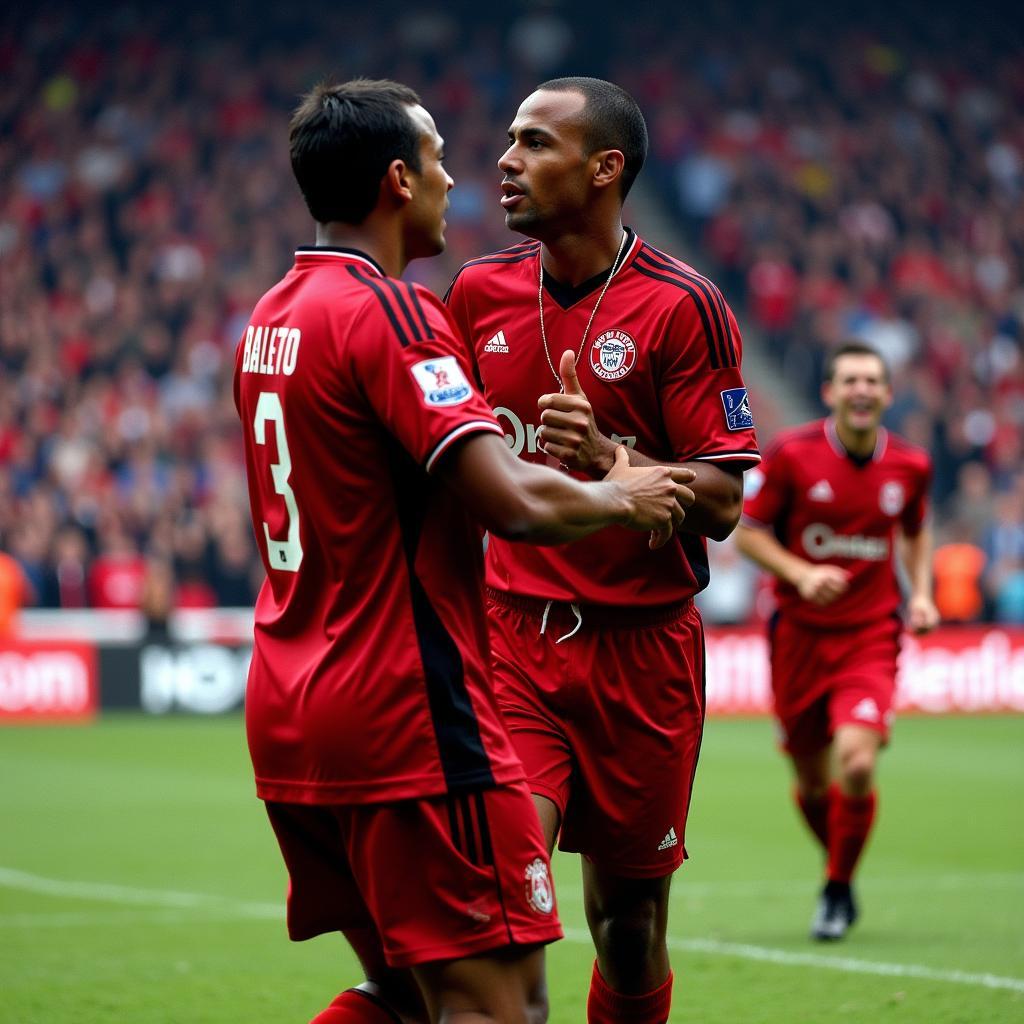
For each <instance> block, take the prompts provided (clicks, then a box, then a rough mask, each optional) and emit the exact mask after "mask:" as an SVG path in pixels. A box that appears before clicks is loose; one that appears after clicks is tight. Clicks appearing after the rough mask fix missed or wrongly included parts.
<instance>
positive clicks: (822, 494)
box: [807, 480, 836, 501]
mask: <svg viewBox="0 0 1024 1024" xmlns="http://www.w3.org/2000/svg"><path fill="white" fill-rule="evenodd" d="M807 497H808V498H810V499H811V501H835V500H836V496H835V494H834V493H833V491H832V485H831V484H830V483H829V482H828V481H827V480H819V481H818V482H817V483H816V484H815V485H814V486H813V487H812V488H811V489H810V490H809V491H808V492H807Z"/></svg>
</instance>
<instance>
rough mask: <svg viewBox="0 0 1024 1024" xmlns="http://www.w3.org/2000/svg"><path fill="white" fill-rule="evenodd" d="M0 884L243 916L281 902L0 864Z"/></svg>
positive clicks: (278, 907)
mask: <svg viewBox="0 0 1024 1024" xmlns="http://www.w3.org/2000/svg"><path fill="white" fill-rule="evenodd" d="M0 887H4V888H7V889H20V890H21V891H22V892H35V893H40V894H41V895H44V896H64V897H70V898H71V899H81V900H99V901H101V902H103V903H120V904H135V905H138V906H146V907H154V906H155V907H172V908H176V909H189V908H192V909H209V908H213V909H218V908H220V909H229V910H232V911H233V912H234V913H236V914H241V915H242V916H244V917H267V916H280V914H281V913H282V904H279V903H245V902H242V901H240V900H233V899H230V898H228V897H225V896H217V895H213V894H207V893H201V892H174V891H173V890H170V889H137V888H134V887H129V886H124V885H111V884H109V883H107V882H72V881H66V880H63V879H58V878H44V877H42V876H41V875H32V874H29V873H28V872H27V871H15V870H13V869H12V868H2V867H0Z"/></svg>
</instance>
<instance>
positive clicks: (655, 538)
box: [605, 445, 697, 549]
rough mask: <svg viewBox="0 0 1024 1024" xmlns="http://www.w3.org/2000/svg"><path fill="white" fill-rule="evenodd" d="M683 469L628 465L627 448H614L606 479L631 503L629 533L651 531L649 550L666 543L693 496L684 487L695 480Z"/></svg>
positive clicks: (692, 473)
mask: <svg viewBox="0 0 1024 1024" xmlns="http://www.w3.org/2000/svg"><path fill="white" fill-rule="evenodd" d="M696 476H697V474H696V473H694V471H693V470H692V469H686V468H685V467H683V466H631V465H630V464H629V455H628V454H627V452H626V449H625V448H624V447H623V446H622V445H619V446H618V447H617V448H616V449H615V461H614V463H613V465H612V468H611V470H610V471H609V472H608V475H607V476H606V477H605V479H606V480H611V481H614V482H615V483H618V484H619V485H620V486H621V487H622V488H623V489H624V490H625V491H626V493H627V494H628V495H629V497H630V499H631V501H632V502H633V512H632V514H631V516H630V519H629V522H627V523H626V524H625V525H626V526H628V527H629V528H630V529H632V530H650V531H651V539H650V541H649V546H650V547H651V548H652V549H656V548H660V547H662V546H663V545H664V544H667V543H668V541H669V540H670V538H671V537H672V531H673V530H675V529H677V528H678V527H679V526H681V525H682V522H683V520H684V519H685V518H686V509H687V508H689V507H690V506H691V505H692V504H693V503H694V501H695V500H696V496H695V495H694V493H693V491H692V490H690V488H689V487H687V486H686V484H688V483H690V482H691V481H693V480H694V479H695V478H696Z"/></svg>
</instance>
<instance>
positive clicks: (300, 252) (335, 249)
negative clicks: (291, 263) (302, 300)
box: [295, 245, 388, 277]
mask: <svg viewBox="0 0 1024 1024" xmlns="http://www.w3.org/2000/svg"><path fill="white" fill-rule="evenodd" d="M332 254H333V255H336V256H355V257H356V258H357V259H361V260H366V262H367V263H369V264H370V266H371V267H373V269H374V270H376V271H377V273H379V274H380V276H381V277H387V276H388V275H387V274H386V273H385V272H384V268H383V267H382V266H381V265H380V264H379V263H378V262H377V261H376V260H375V259H374V258H373V257H372V256H371V255H370V254H369V253H366V252H363V251H362V249H348V248H346V247H345V246H342V245H298V246H296V247H295V255H296V256H320V255H332Z"/></svg>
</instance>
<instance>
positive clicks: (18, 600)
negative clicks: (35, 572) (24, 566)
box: [0, 551, 29, 638]
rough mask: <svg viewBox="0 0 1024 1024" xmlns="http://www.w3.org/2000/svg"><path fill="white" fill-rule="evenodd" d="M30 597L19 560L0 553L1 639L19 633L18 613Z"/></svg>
mask: <svg viewBox="0 0 1024 1024" xmlns="http://www.w3.org/2000/svg"><path fill="white" fill-rule="evenodd" d="M28 596H29V587H28V581H27V580H26V579H25V574H24V573H23V572H22V571H21V566H20V565H19V564H18V561H17V559H14V558H12V557H11V556H10V555H8V554H5V553H4V552H2V551H0V637H2V638H6V637H11V636H14V635H15V633H17V625H18V613H19V612H20V611H21V607H22V605H23V604H25V603H26V601H27V599H28Z"/></svg>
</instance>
